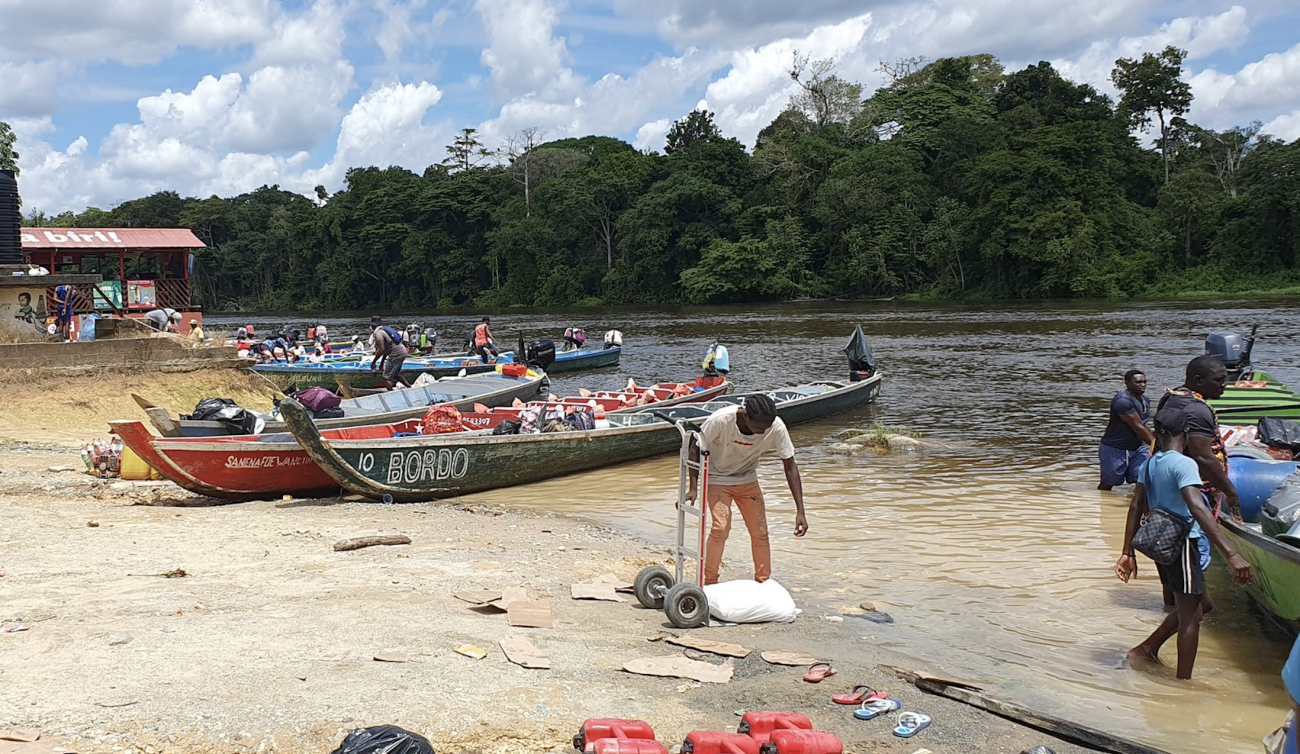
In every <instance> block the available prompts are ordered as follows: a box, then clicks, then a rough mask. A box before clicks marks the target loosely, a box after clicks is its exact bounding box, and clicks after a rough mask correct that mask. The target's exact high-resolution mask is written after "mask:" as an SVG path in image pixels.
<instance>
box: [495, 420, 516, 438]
mask: <svg viewBox="0 0 1300 754" xmlns="http://www.w3.org/2000/svg"><path fill="white" fill-rule="evenodd" d="M492 434H494V435H517V434H519V422H517V421H515V420H514V419H506V420H505V421H503V422H501V423H500V424H498V425H496V427H494V428H493V429H492Z"/></svg>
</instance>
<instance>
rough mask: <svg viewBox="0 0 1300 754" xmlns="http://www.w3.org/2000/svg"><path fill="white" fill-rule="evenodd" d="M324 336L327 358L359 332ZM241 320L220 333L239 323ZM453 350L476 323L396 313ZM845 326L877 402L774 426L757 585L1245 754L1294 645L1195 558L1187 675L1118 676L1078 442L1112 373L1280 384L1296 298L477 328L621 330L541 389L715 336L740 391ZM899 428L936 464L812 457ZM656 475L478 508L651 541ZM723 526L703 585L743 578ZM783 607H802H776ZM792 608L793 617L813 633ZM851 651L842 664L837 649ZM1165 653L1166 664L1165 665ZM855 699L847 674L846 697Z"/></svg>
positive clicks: (780, 379) (800, 369)
mask: <svg viewBox="0 0 1300 754" xmlns="http://www.w3.org/2000/svg"><path fill="white" fill-rule="evenodd" d="M312 316H313V317H316V318H321V319H323V321H325V322H326V323H327V324H329V325H330V326H331V335H332V337H333V339H338V338H339V336H341V335H344V334H352V331H353V330H356V331H357V332H360V331H361V330H362V329H363V327H362V325H363V324H364V323H366V322H368V315H363V314H359V313H358V314H341V313H340V314H331V315H326V316H324V317H320V315H312ZM237 319H238V321H236V320H237ZM307 319H308V318H307V316H305V315H292V316H290V317H288V318H286V317H283V316H275V317H270V316H267V315H249V316H247V317H244V316H243V315H234V316H232V315H213V316H210V317H208V318H207V323H206V324H207V325H208V327H209V329H210V330H211V331H212V332H213V333H214V334H216V333H218V332H220V331H221V330H222V329H223V328H227V327H229V328H231V329H233V328H234V327H235V326H236V325H239V324H246V323H252V324H255V325H258V330H259V332H264V331H265V330H263V328H266V329H267V330H269V329H270V328H271V327H279V326H281V325H282V324H284V323H285V322H289V323H293V324H294V325H295V326H298V327H300V328H302V329H304V330H305V324H302V323H304V322H306V321H307ZM387 319H388V321H389V322H390V323H391V324H394V325H396V326H398V327H399V328H400V327H402V326H404V325H405V324H406V323H408V322H412V321H414V322H420V323H422V324H423V325H425V326H431V327H434V328H436V329H438V331H439V332H440V333H441V334H442V338H441V341H442V343H443V344H444V345H448V346H450V345H452V344H451V341H453V340H457V339H458V336H451V333H453V332H454V333H457V334H460V333H462V332H463V331H465V330H468V329H470V328H471V327H472V325H473V324H474V323H475V322H476V321H477V318H476V317H474V316H459V317H447V316H441V315H427V314H426V315H409V314H401V315H394V316H392V317H389V318H387ZM854 324H861V325H862V327H863V330H864V331H865V332H866V333H867V335H868V337H869V338H870V340H871V344H872V347H873V350H874V351H875V355H876V359H877V362H878V364H879V367H880V369H881V370H882V372H883V373H884V375H885V377H884V387H883V390H882V393H881V396H880V398H879V400H878V402H877V403H876V404H875V405H873V406H871V407H869V408H867V409H864V410H862V411H859V412H856V413H853V414H846V415H842V416H838V417H834V418H832V419H829V420H827V421H824V422H820V423H816V424H812V425H805V426H802V427H797V428H794V429H792V430H791V433H792V436H793V438H794V441H795V445H796V447H797V449H798V460H799V464H800V468H801V470H802V474H803V483H804V491H805V499H806V503H807V505H808V509H809V518H810V524H811V531H810V533H809V535H808V536H807V537H806V538H804V539H802V540H797V539H795V538H794V537H793V536H792V535H791V531H792V529H793V523H794V521H793V519H794V514H793V504H792V503H791V501H790V498H789V492H788V490H787V489H786V487H785V481H784V478H783V476H782V474H781V470H780V464H778V463H775V462H773V463H769V464H765V466H764V467H763V470H762V473H761V481H762V483H763V486H764V489H765V490H766V492H767V495H768V500H769V503H768V505H769V517H770V520H771V528H772V544H773V551H774V552H773V557H774V561H775V573H774V576H775V578H777V579H778V580H782V581H785V582H786V583H787V584H789V585H795V584H798V585H803V586H811V587H813V588H814V591H815V592H816V593H817V594H819V595H823V596H824V598H825V599H826V601H827V604H829V605H830V606H832V607H834V606H839V605H857V604H858V603H859V602H862V601H867V600H870V601H873V602H879V603H883V605H884V609H885V610H887V611H888V612H889V614H890V615H891V616H892V617H893V618H894V621H895V622H894V623H893V624H889V625H877V624H874V623H869V622H867V621H862V620H858V619H848V620H847V623H846V625H847V626H850V627H851V628H853V629H854V630H857V631H860V632H861V633H862V634H864V635H866V636H869V637H870V638H871V640H872V641H874V642H876V643H878V644H880V645H882V646H886V647H889V648H891V649H894V650H896V651H900V652H904V653H907V654H909V655H911V656H913V657H916V658H918V659H919V660H920V661H921V662H922V663H923V664H924V665H926V666H928V667H929V668H930V669H932V670H940V671H942V672H944V673H946V674H949V675H952V676H956V677H961V678H966V679H973V680H976V681H978V682H980V683H981V684H982V685H984V686H985V687H986V688H988V689H990V690H991V691H992V692H993V693H995V694H996V695H997V696H1000V697H1003V698H1007V699H1010V700H1013V701H1017V702H1020V703H1023V704H1027V705H1029V706H1032V707H1035V708H1039V709H1042V710H1044V711H1049V712H1052V713H1055V714H1058V715H1062V716H1064V717H1067V718H1070V719H1074V720H1078V721H1080V722H1084V723H1087V724H1090V725H1093V726H1095V727H1098V728H1102V729H1104V730H1108V731H1112V732H1115V733H1118V734H1121V735H1126V736H1130V737H1133V738H1137V739H1139V740H1142V741H1145V742H1148V743H1150V744H1152V745H1155V746H1158V747H1160V748H1164V749H1167V750H1169V751H1172V752H1205V753H1206V754H1209V753H1210V752H1214V753H1216V754H1217V753H1223V752H1234V753H1235V752H1241V753H1242V754H1246V753H1247V752H1252V753H1253V752H1256V751H1259V749H1260V744H1259V740H1260V738H1261V737H1262V736H1263V735H1265V734H1266V733H1268V732H1270V731H1272V730H1273V728H1275V727H1276V726H1277V725H1278V724H1280V722H1281V719H1282V717H1283V715H1284V712H1285V709H1286V706H1287V700H1286V695H1285V692H1284V691H1283V690H1282V687H1281V682H1280V678H1279V674H1280V672H1281V668H1282V664H1283V662H1284V661H1285V659H1286V654H1287V652H1288V651H1289V649H1290V644H1289V642H1287V641H1286V640H1284V639H1283V638H1282V637H1280V636H1279V635H1277V634H1275V633H1272V632H1270V631H1268V630H1266V628H1265V626H1264V625H1263V624H1262V622H1261V620H1260V619H1259V617H1258V616H1257V615H1256V614H1255V612H1254V611H1253V610H1252V606H1251V604H1250V602H1249V599H1248V598H1247V597H1246V596H1245V594H1244V593H1243V592H1241V591H1240V590H1238V589H1237V588H1235V587H1234V586H1233V585H1232V583H1231V581H1230V579H1229V578H1228V576H1227V573H1226V569H1225V568H1224V566H1223V562H1222V557H1221V556H1219V555H1218V553H1216V554H1215V564H1214V566H1213V567H1212V568H1211V572H1210V574H1209V585H1210V587H1209V588H1210V590H1211V594H1212V596H1213V597H1214V599H1215V601H1216V603H1217V605H1218V609H1217V610H1216V611H1215V612H1214V613H1213V614H1211V615H1210V616H1208V617H1207V618H1206V621H1205V623H1204V625H1203V628H1202V631H1201V648H1200V653H1199V655H1198V660H1197V665H1196V676H1195V678H1194V679H1193V680H1192V681H1190V682H1179V681H1176V680H1175V679H1174V677H1173V673H1172V670H1165V669H1149V670H1144V671H1138V670H1134V669H1131V668H1129V667H1127V666H1126V665H1125V663H1124V661H1123V660H1124V654H1125V652H1126V651H1127V650H1128V649H1129V648H1130V647H1131V646H1133V645H1134V644H1136V643H1137V642H1139V641H1140V640H1141V639H1143V638H1144V637H1145V636H1146V634H1147V633H1149V632H1150V631H1151V629H1153V628H1154V627H1155V625H1156V624H1157V623H1159V621H1160V620H1161V619H1162V618H1163V615H1164V613H1163V610H1162V608H1161V598H1160V587H1159V581H1158V579H1157V577H1156V574H1155V569H1154V566H1152V565H1151V564H1150V563H1149V562H1148V561H1145V560H1143V562H1142V565H1141V566H1140V571H1139V580H1138V581H1136V582H1135V583H1131V584H1129V585H1127V586H1125V585H1123V584H1121V583H1120V582H1119V581H1117V580H1116V579H1115V577H1114V574H1113V572H1112V567H1113V564H1114V562H1115V558H1116V557H1117V555H1118V551H1119V547H1120V542H1119V540H1120V538H1121V536H1122V533H1123V527H1124V515H1125V509H1126V506H1127V500H1128V498H1127V490H1128V488H1124V491H1123V492H1099V491H1097V490H1096V484H1097V479H1096V452H1097V439H1098V437H1099V436H1100V434H1101V431H1102V429H1103V428H1104V427H1105V424H1106V408H1107V404H1108V401H1109V399H1110V397H1111V396H1113V395H1114V394H1115V392H1116V391H1118V390H1120V389H1122V387H1123V381H1122V375H1123V373H1124V372H1125V371H1126V370H1128V369H1131V368H1141V369H1144V370H1146V372H1147V375H1148V377H1149V379H1150V385H1151V393H1150V394H1151V396H1152V397H1153V398H1155V397H1156V396H1158V394H1159V392H1160V390H1162V389H1163V388H1165V387H1173V386H1176V385H1177V384H1179V383H1180V382H1181V376H1182V370H1183V367H1184V366H1185V365H1186V363H1187V361H1188V359H1190V358H1191V357H1193V356H1195V355H1197V354H1199V353H1200V352H1201V349H1202V342H1203V339H1204V336H1205V333H1207V332H1209V331H1213V330H1232V331H1238V332H1242V333H1243V334H1244V333H1245V332H1246V331H1248V330H1249V329H1250V326H1251V325H1252V324H1259V325H1260V342H1259V345H1258V346H1257V347H1256V349H1255V358H1254V361H1255V363H1256V365H1257V366H1259V367H1261V368H1263V369H1266V370H1267V371H1269V372H1270V373H1272V374H1274V375H1275V376H1277V377H1279V378H1280V379H1283V380H1285V381H1287V382H1289V383H1291V384H1300V363H1298V362H1297V360H1296V359H1295V358H1294V355H1295V354H1296V353H1297V347H1300V302H1294V301H1270V302H1266V303H1254V302H1215V303H1202V302H1196V303H1137V304H1108V303H1097V302H1088V303H1062V302H1045V303H1024V304H1016V303H1012V304H1007V303H996V304H912V303H905V302H864V303H837V302H809V303H792V304H777V305H753V306H737V307H709V308H682V309H674V310H640V309H632V310H629V309H617V310H612V309H594V310H593V309H588V310H574V311H553V310H552V311H537V312H533V311H514V310H510V311H507V312H505V313H502V314H499V315H497V314H494V315H493V319H492V326H493V331H494V332H495V333H496V334H497V336H498V339H499V340H504V341H507V342H513V341H514V337H515V334H516V333H517V332H518V331H519V330H520V329H521V328H525V329H526V335H527V337H529V338H533V337H539V336H542V335H549V336H553V337H557V339H558V335H559V333H561V332H562V331H563V329H564V328H565V327H566V326H568V325H578V326H583V327H585V328H586V330H587V332H588V337H589V339H592V340H594V341H599V339H600V335H601V333H602V332H603V331H604V330H605V329H608V328H611V327H616V328H618V329H620V330H622V331H623V333H624V336H625V344H624V345H625V347H624V353H623V357H622V363H621V365H620V366H619V367H618V368H611V369H606V370H601V371H597V372H590V373H578V374H573V375H568V374H562V375H558V376H557V377H556V378H555V381H554V388H553V390H554V391H555V392H557V393H561V394H567V393H571V392H574V391H575V390H576V389H577V388H579V387H587V388H607V387H615V386H619V385H621V384H623V383H624V382H625V381H626V379H627V378H628V377H629V376H631V377H635V378H636V379H637V380H638V381H639V382H643V383H644V382H652V381H659V380H682V379H689V378H693V377H694V376H695V374H696V373H697V372H698V370H699V362H700V360H701V359H702V358H703V355H704V352H705V350H706V349H707V347H708V345H709V344H710V343H711V342H712V341H713V340H715V339H716V340H719V341H720V342H722V343H724V344H725V345H727V346H728V348H729V350H730V353H731V367H732V375H731V376H732V380H733V382H734V383H735V384H736V387H737V389H759V388H766V387H777V386H782V385H788V384H795V383H799V382H806V381H809V380H815V379H843V378H844V376H845V374H846V366H845V360H844V357H843V355H842V354H841V353H840V349H841V348H842V347H843V345H844V342H845V341H846V340H847V338H848V336H849V334H850V333H851V331H852V329H853V325H854ZM874 422H884V423H886V424H890V425H903V426H907V427H909V428H911V429H913V430H915V431H918V432H919V433H920V434H921V436H922V437H923V438H925V439H928V440H935V441H938V442H941V443H944V444H946V445H947V446H949V447H948V448H945V449H931V450H926V451H923V452H897V453H892V454H883V455H882V454H877V453H874V452H870V451H868V452H865V453H862V454H859V455H855V456H844V455H838V454H835V453H831V452H829V451H828V448H829V447H830V446H831V445H832V444H833V443H834V442H835V439H834V436H835V435H836V434H837V433H838V432H840V431H841V430H843V429H845V428H850V427H865V426H869V425H871V424H872V423H874ZM676 473H677V471H676V459H675V457H666V458H659V459H653V460H649V461H642V462H637V463H632V464H627V465H623V466H620V467H616V468H611V469H606V470H602V471H597V472H592V473H588V474H583V475H579V476H572V477H566V478H562V479H557V480H552V481H550V482H546V483H542V484H536V485H530V486H524V487H515V488H511V489H506V490H498V491H495V492H492V493H487V494H483V495H478V496H475V498H474V499H476V500H480V501H482V502H486V503H491V504H501V505H507V506H510V507H514V508H518V509H523V510H535V511H551V512H562V513H572V514H577V515H581V516H584V517H587V518H590V519H592V520H595V521H598V522H600V523H604V524H609V525H613V526H617V527H619V528H623V529H626V530H630V531H633V532H636V533H638V534H641V535H643V536H645V537H646V538H647V539H649V540H650V541H652V542H663V543H664V544H665V545H666V544H668V543H670V542H671V539H672V531H673V529H672V526H673V525H674V521H675V519H674V516H673V512H672V502H673V500H674V497H675V495H676ZM748 550H749V548H748V543H747V542H746V538H745V534H744V527H743V526H741V525H740V523H739V521H738V520H737V522H736V525H735V526H734V527H733V532H732V536H731V541H730V543H729V546H728V550H727V552H728V562H727V564H726V565H725V566H724V571H723V577H724V578H728V577H743V576H744V575H745V574H746V573H747V569H748V565H749V561H748ZM796 598H798V595H796ZM817 614H818V613H817V612H811V613H809V614H808V615H806V616H805V619H813V620H816V619H817ZM849 651H860V650H859V649H858V645H852V648H851V649H850V650H849ZM1163 654H1164V657H1165V658H1166V660H1167V662H1169V663H1170V664H1171V665H1172V662H1173V660H1174V657H1175V648H1174V646H1173V644H1172V643H1170V644H1169V645H1167V646H1166V648H1165V651H1164V653H1163ZM850 681H851V679H850Z"/></svg>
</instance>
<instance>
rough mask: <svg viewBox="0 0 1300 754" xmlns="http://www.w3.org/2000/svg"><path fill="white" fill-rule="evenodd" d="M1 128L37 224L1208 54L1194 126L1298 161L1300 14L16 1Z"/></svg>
mask: <svg viewBox="0 0 1300 754" xmlns="http://www.w3.org/2000/svg"><path fill="white" fill-rule="evenodd" d="M0 18H4V19H5V22H6V23H5V26H6V28H8V29H13V30H16V31H17V33H10V34H6V35H0V81H2V82H4V85H3V86H0V120H4V121H6V122H8V123H10V124H11V125H12V126H13V127H14V130H15V131H16V132H17V134H18V137H19V144H18V147H19V152H20V154H21V155H22V159H21V162H20V166H21V168H22V170H23V174H22V177H21V179H20V185H21V189H22V192H23V196H24V201H25V206H26V207H27V208H28V209H39V210H43V211H46V212H49V213H57V212H60V211H63V210H69V209H70V210H74V211H80V210H82V209H84V208H85V207H86V206H99V207H104V208H108V207H112V206H114V205H116V204H118V203H120V202H122V201H124V200H127V199H131V198H135V197H138V196H142V195H145V194H147V193H150V192H153V191H157V190H162V189H170V190H175V191H179V192H181V193H182V194H184V195H196V196H206V195H210V194H218V195H222V196H229V195H234V194H237V193H241V192H243V191H249V190H252V189H255V188H257V187H258V186H261V185H263V184H271V183H274V184H279V185H281V186H284V187H285V188H289V189H292V190H295V191H301V192H304V193H310V192H311V190H312V188H313V187H314V186H315V185H317V184H324V185H325V186H326V187H327V188H329V189H330V190H335V189H337V188H339V187H340V186H341V185H342V180H343V175H344V173H345V172H346V170H347V169H348V168H349V167H354V166H363V165H401V166H404V167H408V168H411V169H413V170H417V171H419V170H422V169H423V168H424V167H425V166H427V165H428V164H430V163H432V162H437V161H439V160H440V159H442V157H443V155H444V153H445V146H446V144H448V143H449V142H450V140H451V137H452V135H453V134H454V133H455V131H457V130H459V129H460V128H464V127H473V128H477V129H479V132H480V134H481V136H482V138H483V140H484V141H485V143H486V144H487V146H488V147H490V148H495V147H498V146H500V145H501V144H502V143H503V142H504V141H505V140H506V139H508V138H509V137H510V136H511V135H512V134H514V133H517V132H518V131H519V130H520V129H523V128H529V127H537V128H540V129H542V131H543V133H544V134H545V136H546V137H547V138H562V137H566V136H581V135H586V134H590V133H597V134H605V135H612V136H618V137H622V138H624V139H627V140H628V141H630V142H632V143H633V144H635V145H636V146H637V147H639V148H642V149H659V148H662V145H663V137H664V134H665V132H666V131H667V128H668V125H669V124H670V123H671V121H672V120H673V119H676V118H679V117H681V116H682V115H684V114H685V113H686V112H688V111H690V110H691V109H692V108H694V107H696V106H698V105H701V104H704V105H706V106H708V107H709V108H710V109H712V110H714V111H715V112H716V113H717V122H718V124H719V125H720V126H721V128H722V130H723V132H724V133H726V134H728V135H732V136H736V137H737V138H739V139H740V140H741V141H743V142H745V143H746V144H752V142H753V139H754V136H755V135H756V134H757V132H758V131H759V130H760V129H761V128H762V127H763V126H765V125H767V123H769V122H770V121H771V120H772V118H774V117H775V116H776V115H777V114H778V113H779V112H780V110H781V109H782V108H783V107H784V105H785V103H786V101H787V99H788V97H789V95H790V87H791V86H792V84H791V82H790V81H789V78H788V77H787V76H786V75H785V73H784V69H785V66H786V65H787V64H788V62H789V60H790V57H791V55H792V53H793V52H794V51H795V50H798V51H800V52H803V53H807V54H809V55H811V56H812V57H814V58H834V59H835V60H836V61H837V64H838V67H837V73H838V74H839V75H841V76H843V77H845V78H849V79H853V80H857V81H860V82H862V83H863V84H864V85H865V86H866V88H867V90H868V91H870V90H872V89H874V88H875V87H876V86H878V85H879V84H880V76H879V74H878V73H877V72H876V70H875V69H876V67H877V65H878V63H879V61H881V60H894V59H897V58H899V57H903V56H911V55H924V56H926V57H928V58H930V59H934V58H937V57H942V56H945V55H959V54H968V53H975V52H990V53H993V54H994V55H996V56H998V57H999V58H1000V59H1001V60H1002V61H1003V62H1004V64H1006V65H1007V67H1008V68H1009V69H1014V68H1016V67H1020V66H1023V65H1025V64H1028V63H1033V62H1037V61H1038V60H1041V59H1046V60H1050V61H1052V62H1053V63H1054V64H1056V65H1057V66H1058V67H1059V68H1060V69H1061V70H1062V71H1063V72H1064V73H1066V74H1067V75H1069V76H1071V77H1073V78H1075V79H1077V80H1084V81H1088V82H1089V83H1092V84H1094V85H1096V86H1098V87H1099V88H1101V89H1103V90H1106V91H1109V90H1110V84H1109V82H1108V75H1109V72H1110V69H1111V67H1112V66H1113V63H1114V60H1115V58H1116V57H1119V56H1135V55H1140V54H1141V53H1142V52H1144V51H1157V50H1159V49H1161V48H1163V47H1164V46H1165V45H1167V44H1175V45H1178V46H1180V47H1183V48H1185V49H1187V50H1188V51H1189V52H1190V56H1189V60H1188V64H1187V67H1186V70H1185V78H1186V79H1187V80H1188V81H1189V82H1190V83H1191V84H1192V87H1193V93H1194V94H1195V96H1196V102H1195V104H1194V106H1193V110H1192V112H1191V114H1190V115H1191V118H1192V120H1194V121H1195V122H1197V123H1200V124H1201V125H1205V126H1208V127H1212V128H1226V127H1229V126H1232V125H1239V124H1246V123H1249V122H1250V121H1253V120H1260V121H1262V122H1263V123H1264V124H1265V130H1266V131H1267V132H1270V133H1272V134H1273V135H1275V136H1277V137H1279V138H1283V139H1286V140H1288V141H1289V140H1292V139H1296V138H1300V5H1297V4H1295V3H1293V2H1282V1H1281V0H1257V1H1255V2H1236V3H1233V2H1211V1H1209V0H1191V1H1190V2H1178V3H1173V2H1162V1H1161V0H1102V1H1100V2H1094V3H1061V2H1059V0H961V1H960V2H958V0H924V1H916V0H866V1H864V0H855V1H854V2H849V1H848V0H803V1H802V2H801V3H790V2H788V0H712V2H703V3H702V2H698V0H657V1H656V2H646V1H645V0H569V2H562V1H561V0H454V1H453V2H437V1H436V0H365V1H363V0H95V1H92V0H0Z"/></svg>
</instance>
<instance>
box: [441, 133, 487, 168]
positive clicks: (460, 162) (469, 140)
mask: <svg viewBox="0 0 1300 754" xmlns="http://www.w3.org/2000/svg"><path fill="white" fill-rule="evenodd" d="M476 133H478V129H476V128H462V129H461V130H460V133H458V134H456V138H455V139H453V140H452V142H451V144H449V145H447V157H446V158H445V159H443V161H442V164H443V165H446V166H447V167H449V168H451V169H453V170H469V169H470V168H472V167H476V166H478V165H479V164H481V163H482V162H483V161H484V160H487V159H489V158H490V157H492V153H491V152H489V151H488V150H487V148H486V147H484V146H483V142H481V141H479V140H478V137H477V136H475V134H476Z"/></svg>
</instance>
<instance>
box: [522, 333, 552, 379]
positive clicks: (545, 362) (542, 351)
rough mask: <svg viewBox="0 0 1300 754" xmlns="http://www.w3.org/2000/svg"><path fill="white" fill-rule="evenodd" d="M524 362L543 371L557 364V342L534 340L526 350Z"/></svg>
mask: <svg viewBox="0 0 1300 754" xmlns="http://www.w3.org/2000/svg"><path fill="white" fill-rule="evenodd" d="M524 362H525V363H526V364H528V365H529V366H535V367H539V368H540V369H541V370H542V371H546V370H547V369H549V368H550V366H551V364H553V363H555V342H554V341H552V340H549V339H548V340H534V341H533V342H532V343H529V344H528V347H527V348H526V349H524Z"/></svg>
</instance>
